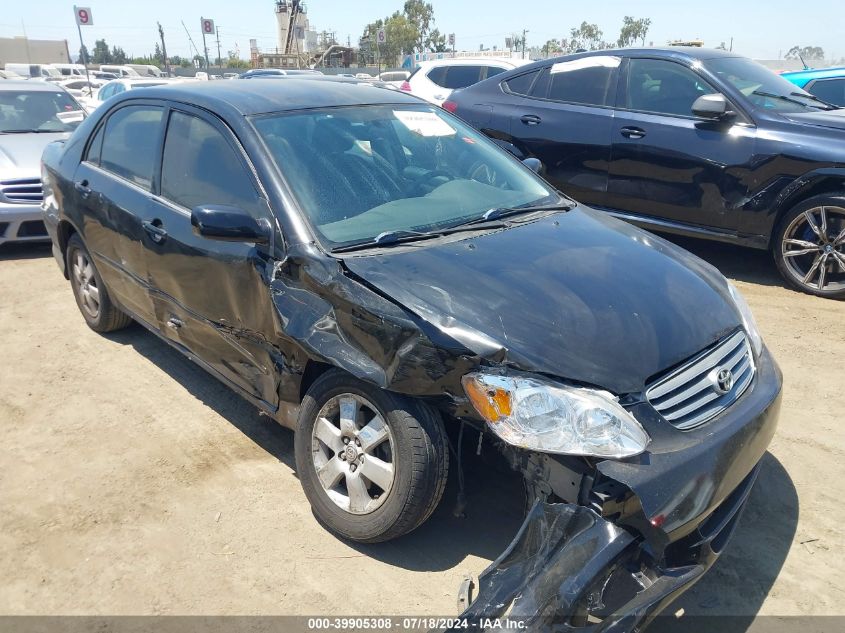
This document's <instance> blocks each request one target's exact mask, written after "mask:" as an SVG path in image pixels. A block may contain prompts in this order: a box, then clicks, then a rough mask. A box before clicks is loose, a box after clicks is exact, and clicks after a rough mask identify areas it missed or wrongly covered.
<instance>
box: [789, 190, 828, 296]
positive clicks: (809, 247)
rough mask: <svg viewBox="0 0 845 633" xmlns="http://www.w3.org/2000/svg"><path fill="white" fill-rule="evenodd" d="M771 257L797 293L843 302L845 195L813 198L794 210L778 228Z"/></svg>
mask: <svg viewBox="0 0 845 633" xmlns="http://www.w3.org/2000/svg"><path fill="white" fill-rule="evenodd" d="M772 254H773V255H774V258H775V263H776V264H777V267H778V270H779V271H780V274H781V275H782V276H783V278H784V279H785V280H786V281H787V283H789V285H790V286H792V287H793V288H795V289H796V290H800V291H801V292H806V293H808V294H812V295H816V296H818V297H827V298H830V299H843V298H845V192H840V193H834V194H822V195H819V196H813V197H812V198H808V199H807V200H804V201H803V202H800V203H798V204H797V205H796V206H795V207H793V208H792V209H791V210H790V211H789V213H787V214H786V215H785V216H784V217H783V219H782V220H781V222H780V224H779V225H778V229H777V231H776V233H775V239H774V240H773V242H772Z"/></svg>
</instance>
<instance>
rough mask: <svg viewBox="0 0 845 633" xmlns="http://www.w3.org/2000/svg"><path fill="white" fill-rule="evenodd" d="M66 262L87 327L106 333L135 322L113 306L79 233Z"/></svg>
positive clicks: (75, 237) (77, 302) (69, 250)
mask: <svg viewBox="0 0 845 633" xmlns="http://www.w3.org/2000/svg"><path fill="white" fill-rule="evenodd" d="M65 263H66V266H67V271H68V278H69V279H70V285H71V288H73V296H74V297H75V298H76V305H77V306H78V307H79V311H80V312H81V313H82V317H83V318H84V319H85V322H86V323H87V324H88V327H90V328H91V329H92V330H94V331H95V332H100V333H105V332H114V331H115V330H120V329H123V328H125V327H126V326H128V325H129V324H130V323H132V318H131V317H129V316H128V315H127V314H125V313H123V312H121V311H120V310H119V309H118V308H117V306H115V305H114V303H112V300H111V297H109V293H108V290H106V285H105V284H104V283H103V280H102V278H101V277H100V273H99V272H97V268H96V267H95V266H94V260H93V259H92V258H91V254H90V253H89V252H88V249H87V248H85V244H83V242H82V238H80V237H79V234H77V233H74V234H73V235H71V236H70V239H69V240H68V243H67V251H66V253H65Z"/></svg>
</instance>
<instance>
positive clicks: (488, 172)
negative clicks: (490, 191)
mask: <svg viewBox="0 0 845 633" xmlns="http://www.w3.org/2000/svg"><path fill="white" fill-rule="evenodd" d="M467 177H468V178H469V179H470V180H475V181H476V182H480V183H482V184H484V185H491V186H493V187H495V186H496V185H497V184H498V178H497V173H496V172H495V171H494V170H493V169H492V168H491V167H490V165H488V164H487V163H485V162H484V161H483V160H477V161H475V162H474V163H473V164H472V165H471V166H470V168H469V171H468V172H467Z"/></svg>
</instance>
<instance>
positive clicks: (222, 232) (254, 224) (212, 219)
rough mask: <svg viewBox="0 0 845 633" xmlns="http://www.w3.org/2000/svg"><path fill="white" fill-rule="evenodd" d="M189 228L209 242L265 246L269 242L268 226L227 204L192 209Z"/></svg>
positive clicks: (264, 222)
mask: <svg viewBox="0 0 845 633" xmlns="http://www.w3.org/2000/svg"><path fill="white" fill-rule="evenodd" d="M191 226H193V227H194V233H196V234H197V235H201V236H202V237H206V238H208V239H210V240H221V241H224V242H255V243H256V244H267V243H268V242H269V241H270V230H271V229H270V226H269V225H268V223H267V222H266V221H263V222H262V221H259V220H256V219H255V218H254V217H252V216H251V215H250V214H249V213H247V212H246V211H244V210H243V209H239V208H238V207H234V206H231V205H228V204H207V205H201V206H198V207H194V209H193V210H192V211H191Z"/></svg>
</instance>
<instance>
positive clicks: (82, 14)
mask: <svg viewBox="0 0 845 633" xmlns="http://www.w3.org/2000/svg"><path fill="white" fill-rule="evenodd" d="M73 12H74V13H75V14H76V23H77V24H78V25H79V26H91V25H92V24H94V18H92V17H91V7H73Z"/></svg>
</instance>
